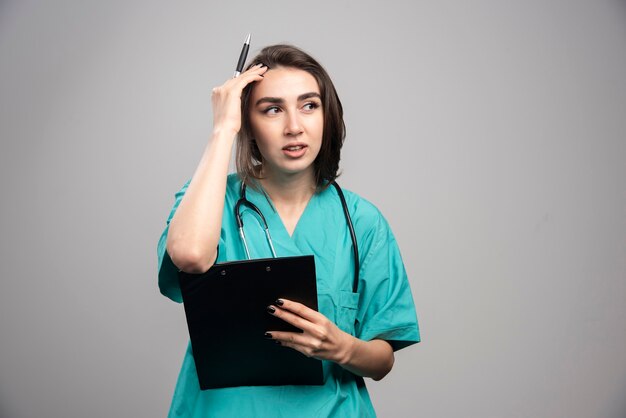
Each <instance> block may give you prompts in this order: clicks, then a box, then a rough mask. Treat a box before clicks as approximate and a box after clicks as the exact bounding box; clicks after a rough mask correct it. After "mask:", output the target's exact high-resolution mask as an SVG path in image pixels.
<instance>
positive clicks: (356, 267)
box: [235, 181, 360, 293]
mask: <svg viewBox="0 0 626 418" xmlns="http://www.w3.org/2000/svg"><path fill="white" fill-rule="evenodd" d="M330 184H332V185H333V187H335V189H336V190H337V194H338V195H339V200H341V207H342V208H343V213H344V215H345V217H346V224H347V225H348V230H349V231H350V239H351V240H352V252H353V254H354V280H353V282H352V291H353V292H354V293H356V292H357V290H358V289H359V268H360V265H359V247H358V245H357V242H356V234H355V232H354V227H353V226H352V218H351V217H350V212H349V211H348V205H347V204H346V198H345V197H344V195H343V191H342V190H341V187H339V185H338V184H337V183H336V182H335V181H332V182H331V183H330ZM242 205H243V206H247V207H249V208H250V209H252V210H253V211H255V212H256V214H257V215H259V217H260V218H261V222H262V223H263V229H264V230H265V237H266V238H267V243H268V244H269V246H270V250H271V251H272V257H274V258H276V250H275V249H274V243H273V242H272V236H271V235H270V228H269V226H268V225H267V221H266V220H265V216H263V212H261V209H259V208H258V207H257V206H256V205H255V204H254V203H252V202H250V201H249V200H248V199H247V198H246V183H245V181H242V182H241V191H240V194H239V200H238V201H237V203H236V204H235V219H236V220H237V227H238V228H239V236H240V237H241V242H242V243H243V248H244V250H245V251H246V257H247V258H248V260H250V250H249V249H248V242H247V241H246V234H245V232H244V230H243V220H242V219H241V213H240V209H241V206H242Z"/></svg>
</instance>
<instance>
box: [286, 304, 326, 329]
mask: <svg viewBox="0 0 626 418" xmlns="http://www.w3.org/2000/svg"><path fill="white" fill-rule="evenodd" d="M276 306H278V307H279V308H280V309H281V310H284V311H289V312H292V313H294V314H296V315H298V316H300V317H302V318H304V319H306V320H308V321H310V322H314V323H317V322H319V321H324V320H325V319H326V320H328V319H327V318H326V317H325V316H324V315H322V314H321V313H319V312H317V311H315V310H313V309H311V308H309V307H308V306H306V305H303V304H301V303H298V302H294V301H291V300H289V299H278V300H277V301H276Z"/></svg>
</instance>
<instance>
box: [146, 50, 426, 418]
mask: <svg viewBox="0 0 626 418" xmlns="http://www.w3.org/2000/svg"><path fill="white" fill-rule="evenodd" d="M212 105H213V133H212V136H211V140H210V141H209V143H208V145H207V147H206V149H205V151H204V153H203V155H202V158H201V159H200V163H199V164H198V167H197V168H196V171H195V173H194V175H193V177H192V179H191V180H190V181H189V182H188V183H187V184H185V185H184V186H183V188H182V189H181V190H180V191H179V192H178V193H177V194H176V202H175V204H174V208H173V209H172V212H171V214H170V216H169V219H168V221H167V224H168V225H167V227H166V229H165V231H164V232H163V235H162V236H161V239H160V240H159V246H158V255H159V286H160V289H161V292H162V293H163V294H164V295H166V296H168V297H170V298H171V299H173V300H175V301H178V302H181V301H182V299H181V295H180V289H179V287H178V278H177V271H178V270H182V271H185V272H189V273H202V272H205V271H207V270H208V269H209V268H210V267H211V266H212V265H213V264H214V263H215V262H223V261H232V260H243V259H246V258H247V255H246V252H245V249H244V246H243V244H242V240H241V239H240V237H239V234H238V230H237V221H236V219H235V215H234V210H233V208H234V206H235V204H236V202H237V201H238V200H239V198H240V196H241V194H242V191H241V189H242V188H241V183H242V181H243V182H244V183H245V184H246V186H247V187H246V191H245V197H246V198H247V199H248V200H249V201H250V202H252V203H253V204H254V205H256V206H257V207H258V208H259V209H260V210H261V212H262V213H263V214H264V216H265V218H266V220H267V223H268V226H269V230H270V231H271V234H272V238H273V241H274V248H275V252H276V254H277V255H278V256H294V255H304V254H313V255H314V256H315V268H316V273H317V287H318V305H319V312H316V311H313V310H311V309H309V308H307V307H305V306H304V305H301V304H299V303H296V302H294V301H290V300H287V299H279V300H277V301H276V302H275V303H274V304H273V305H271V306H268V307H267V314H268V315H274V316H277V317H278V318H280V319H282V320H284V321H286V322H289V323H291V324H292V325H295V326H296V327H298V328H300V329H301V330H303V332H302V333H293V332H278V331H273V330H267V333H266V334H265V337H266V338H271V339H273V340H275V341H276V342H277V343H279V344H281V345H283V346H284V347H285V349H293V350H297V351H299V352H301V353H303V354H304V355H306V356H309V357H314V358H317V359H320V360H322V364H323V370H324V385H323V386H254V387H235V388H225V389H210V390H206V391H201V390H200V388H199V384H198V378H197V374H196V369H195V365H194V360H193V354H192V351H191V347H188V349H187V352H186V355H185V358H184V361H183V365H182V370H181V372H180V375H179V378H178V382H177V384H176V389H175V393H174V399H173V401H172V405H171V409H170V413H169V416H170V417H235V416H236V417H266V416H267V417H269V416H272V417H281V416H289V417H292V416H296V415H297V416H300V417H331V416H332V417H335V416H336V417H357V416H358V417H370V416H375V412H374V409H373V406H372V403H371V401H370V398H369V395H368V393H367V389H366V387H365V384H364V381H363V377H369V378H372V379H374V380H380V379H382V378H383V377H384V376H385V375H387V373H389V371H390V370H391V368H392V367H393V364H394V351H396V350H398V349H401V348H404V347H406V346H408V345H411V344H414V343H416V342H419V340H420V337H419V329H418V325H417V319H416V315H415V309H414V305H413V299H412V296H411V291H410V288H409V283H408V280H407V277H406V273H405V269H404V266H403V263H402V259H401V257H400V253H399V250H398V246H397V244H396V241H395V239H394V237H393V234H392V232H391V230H390V228H389V225H388V224H387V222H386V221H385V219H384V218H383V216H382V215H381V214H380V212H379V211H378V210H377V209H376V208H375V207H374V206H373V205H372V204H371V203H369V202H367V201H366V200H364V199H362V198H360V197H359V196H357V195H356V194H354V193H351V192H348V191H345V192H344V194H345V199H346V203H347V208H348V211H349V214H350V216H351V218H352V223H353V225H354V232H355V235H356V241H357V243H358V249H359V263H360V267H359V279H358V291H357V293H354V292H353V283H352V278H353V276H354V260H353V256H352V248H351V247H352V245H351V235H350V232H349V230H348V228H347V227H346V218H345V216H344V212H343V210H342V203H341V201H340V199H339V196H338V191H337V190H336V189H335V187H329V186H330V183H331V182H332V181H334V180H335V178H336V177H337V175H338V168H339V158H340V150H341V146H342V144H343V139H344V136H345V127H344V122H343V110H342V107H341V102H340V101H339V98H338V96H337V93H336V91H335V88H334V86H333V83H332V81H331V79H330V77H329V76H328V74H327V73H326V71H325V70H324V69H323V68H322V67H321V66H320V65H319V64H318V63H317V61H315V60H314V59H313V58H312V57H311V56H309V55H308V54H306V53H305V52H303V51H302V50H300V49H297V48H295V47H293V46H288V45H274V46H269V47H266V48H264V49H263V50H262V51H261V52H260V53H259V55H257V56H256V57H255V58H254V59H253V60H252V64H250V65H249V67H248V69H247V70H246V71H245V72H243V73H242V74H241V75H240V76H239V77H237V78H233V79H229V80H227V81H226V82H225V83H224V84H223V85H222V86H220V87H216V88H214V89H213V92H212ZM235 142H236V144H237V146H236V148H237V152H236V153H237V173H235V174H230V175H229V174H228V165H229V161H230V157H231V153H232V148H233V145H234V144H235ZM241 212H242V217H243V218H244V225H246V236H247V241H248V248H249V251H250V256H251V257H252V258H265V257H271V256H272V254H271V252H270V248H269V246H268V244H267V241H266V237H265V235H264V233H263V229H262V228H261V226H260V225H259V223H258V221H257V220H256V219H258V218H257V215H256V214H254V213H253V212H252V211H251V210H248V209H247V208H242V210H241ZM245 219H249V220H250V221H249V222H246V221H245Z"/></svg>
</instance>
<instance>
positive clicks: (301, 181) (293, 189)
mask: <svg viewBox="0 0 626 418" xmlns="http://www.w3.org/2000/svg"><path fill="white" fill-rule="evenodd" d="M260 182H261V185H262V186H263V189H264V190H265V192H266V193H267V194H268V195H269V197H270V198H271V199H272V201H273V202H274V204H275V205H278V206H283V205H288V206H291V205H295V206H299V205H306V204H307V203H308V201H309V200H310V199H311V196H313V194H314V193H315V189H316V185H315V179H314V176H313V171H312V170H308V171H306V172H303V173H297V174H290V175H281V176H275V175H272V173H265V175H264V176H263V178H262V179H261V180H260Z"/></svg>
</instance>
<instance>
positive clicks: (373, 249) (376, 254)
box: [356, 215, 420, 351]
mask: <svg viewBox="0 0 626 418" xmlns="http://www.w3.org/2000/svg"><path fill="white" fill-rule="evenodd" d="M371 239H372V240H373V242H371V245H369V246H368V247H369V248H368V252H367V254H365V255H364V258H363V259H362V260H363V261H362V265H361V269H360V279H359V290H360V292H361V297H360V300H361V301H360V306H359V312H358V314H357V315H358V316H357V329H356V333H357V337H358V338H360V339H362V340H365V341H370V340H373V339H382V340H385V341H387V342H389V343H390V344H391V346H392V347H393V349H394V351H397V350H400V349H401V348H404V347H408V346H409V345H412V344H415V343H418V342H420V332H419V326H418V323H417V315H416V313H415V305H414V302H413V295H412V294H411V288H410V287H409V281H408V278H407V275H406V270H405V268H404V263H403V262H402V257H401V255H400V250H399V248H398V244H397V242H396V239H395V237H394V236H393V233H392V231H391V229H390V228H389V225H388V223H387V221H386V220H385V219H384V218H383V216H382V215H379V219H378V221H377V224H376V226H375V231H374V234H372V237H371Z"/></svg>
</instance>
